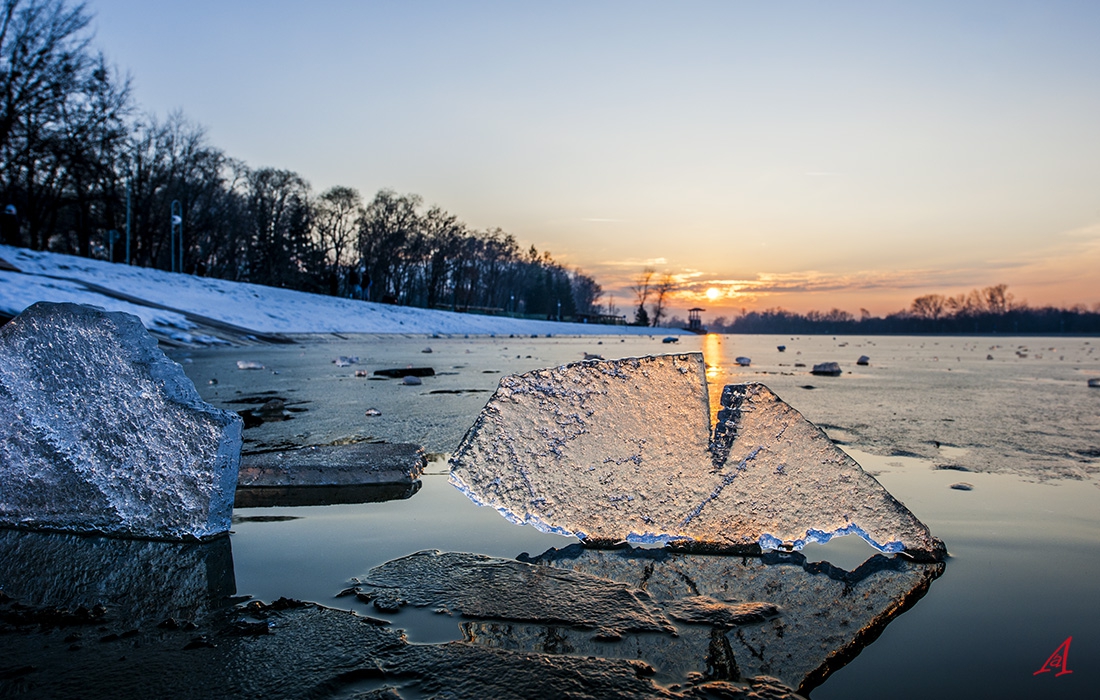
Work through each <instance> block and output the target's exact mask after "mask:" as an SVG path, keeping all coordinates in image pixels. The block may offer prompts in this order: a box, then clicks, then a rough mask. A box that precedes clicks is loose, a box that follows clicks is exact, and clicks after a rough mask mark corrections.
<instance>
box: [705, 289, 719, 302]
mask: <svg viewBox="0 0 1100 700" xmlns="http://www.w3.org/2000/svg"><path fill="white" fill-rule="evenodd" d="M721 294H722V292H720V291H719V290H718V288H717V287H711V288H710V289H708V290H707V299H710V300H711V301H714V300H715V299H717V298H718V297H719V296H720V295H721Z"/></svg>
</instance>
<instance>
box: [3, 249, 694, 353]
mask: <svg viewBox="0 0 1100 700" xmlns="http://www.w3.org/2000/svg"><path fill="white" fill-rule="evenodd" d="M0 258H2V259H4V260H6V261H7V262H9V263H11V264H12V265H14V266H15V267H16V268H18V269H19V270H21V271H22V272H21V273H20V272H10V271H7V270H0V313H5V314H8V315H12V316H14V315H16V314H18V313H19V312H21V311H22V310H23V309H25V308H27V307H28V306H30V305H31V304H33V303H35V302H36V301H58V302H60V301H68V302H75V303H80V304H92V305H94V306H98V307H101V308H103V309H106V310H108V311H125V312H127V313H131V314H134V315H136V316H138V317H139V318H140V319H141V321H142V323H144V324H145V327H146V328H148V329H149V330H156V331H158V332H161V333H165V334H167V335H170V336H173V337H176V338H179V339H185V337H187V338H190V336H189V335H188V334H187V333H186V331H188V330H190V329H192V328H194V324H192V323H191V322H190V321H188V319H187V318H185V317H184V316H183V314H184V313H187V314H194V315H198V316H204V317H206V318H211V319H214V320H216V321H221V322H224V323H230V324H233V325H235V326H240V327H242V328H246V329H249V330H252V331H256V332H259V333H333V332H335V333H425V334H431V333H439V334H484V335H487V334H506V333H524V334H527V333H531V334H536V333H537V334H539V335H546V334H554V335H611V334H631V335H654V334H658V333H659V334H666V335H667V334H674V335H675V334H680V333H684V332H686V331H681V330H679V329H671V328H660V329H657V328H637V327H633V326H604V325H597V324H587V323H557V322H553V321H533V320H528V319H516V318H509V317H506V316H480V315H475V314H460V313H453V312H450V311H436V310H434V309H417V308H413V307H408V306H392V305H389V304H378V303H374V302H369V301H357V300H353V299H341V298H337V297H329V296H323V295H319V294H308V293H306V292H297V291H292V290H289V289H278V288H275V287H264V286H262V285H258V284H248V283H242V282H228V281H226V280H218V279H212V278H209V277H194V276H192V275H184V274H178V273H172V272H164V271H163V270H153V269H149V268H143V267H132V266H129V265H121V264H117V263H109V262H104V261H102V260H91V259H88V258H79V257H75V256H72V255H60V254H57V253H43V252H37V251H32V250H27V249H24V248H13V247H10V246H4V245H0ZM81 283H88V284H92V285H96V286H99V287H102V288H104V289H107V290H110V291H112V292H116V293H120V294H124V295H127V296H130V297H136V298H137V299H140V300H143V301H146V302H149V303H151V304H156V305H159V306H165V307H168V308H169V309H173V310H175V311H178V312H180V313H176V312H174V311H166V310H161V309H155V308H151V307H148V306H142V305H139V304H135V303H130V302H127V301H122V300H118V299H114V298H112V297H110V296H107V295H105V294H100V293H98V292H95V291H92V290H89V289H86V288H84V287H83V286H82V285H81ZM200 342H201V340H200Z"/></svg>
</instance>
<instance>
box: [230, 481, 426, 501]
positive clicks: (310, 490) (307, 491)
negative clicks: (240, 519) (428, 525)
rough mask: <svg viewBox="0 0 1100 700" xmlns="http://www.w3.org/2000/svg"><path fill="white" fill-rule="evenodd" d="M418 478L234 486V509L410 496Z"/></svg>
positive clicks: (386, 499) (384, 499)
mask: <svg viewBox="0 0 1100 700" xmlns="http://www.w3.org/2000/svg"><path fill="white" fill-rule="evenodd" d="M420 486H421V483H420V481H419V480H417V481H413V482H412V483H407V484H353V485H339V486H255V487H247V486H238V487H237V492H236V494H234V498H233V505H234V507H236V508H272V507H276V506H331V505H337V504H344V503H381V502H383V501H400V500H405V499H407V498H412V497H413V496H414V495H416V493H417V492H418V491H419V490H420Z"/></svg>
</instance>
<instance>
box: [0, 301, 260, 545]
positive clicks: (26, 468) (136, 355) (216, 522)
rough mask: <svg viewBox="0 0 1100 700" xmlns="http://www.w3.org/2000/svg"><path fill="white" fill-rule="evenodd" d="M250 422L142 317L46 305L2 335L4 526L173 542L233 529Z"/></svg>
mask: <svg viewBox="0 0 1100 700" xmlns="http://www.w3.org/2000/svg"><path fill="white" fill-rule="evenodd" d="M240 446H241V422H240V418H238V417H237V416H236V415H234V414H232V413H229V412H227V411H222V410H220V409H216V408H214V407H213V406H210V405H209V404H207V403H205V402H203V400H202V399H201V398H200V397H199V394H198V392H197V391H196V390H195V385H194V384H192V383H191V380H190V379H188V378H187V376H186V375H185V374H184V373H183V370H182V369H181V368H180V366H179V365H177V364H176V363H174V362H172V361H170V360H169V359H168V358H166V357H165V356H164V354H163V353H161V351H160V350H159V349H158V348H157V344H156V341H155V340H153V338H152V337H151V336H150V335H149V334H148V333H147V332H146V331H145V329H144V328H143V327H142V325H141V322H140V321H139V320H138V319H137V318H136V317H134V316H130V315H128V314H123V313H105V312H103V311H98V310H96V309H94V308H92V307H87V306H78V305H75V304H47V303H38V304H35V305H34V306H32V307H30V308H29V309H27V310H26V311H24V312H23V313H22V314H21V315H20V316H19V317H17V318H15V319H14V320H12V321H11V322H9V323H8V324H7V325H5V326H4V327H3V329H0V525H3V526H8V527H21V528H32V529H43V530H63V531H68V532H100V533H106V534H112V535H121V536H136V537H152V538H162V539H189V538H206V537H210V536H213V535H217V534H219V533H223V532H226V531H227V530H228V529H229V524H230V516H231V515H232V511H233V491H234V487H235V486H236V482H237V462H238V459H239V457H240Z"/></svg>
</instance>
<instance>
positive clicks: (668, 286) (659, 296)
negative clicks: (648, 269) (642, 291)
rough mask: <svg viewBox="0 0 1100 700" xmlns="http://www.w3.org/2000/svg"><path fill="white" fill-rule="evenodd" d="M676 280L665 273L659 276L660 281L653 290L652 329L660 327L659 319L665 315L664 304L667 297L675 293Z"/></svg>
mask: <svg viewBox="0 0 1100 700" xmlns="http://www.w3.org/2000/svg"><path fill="white" fill-rule="evenodd" d="M675 289H676V279H675V278H674V277H673V276H672V274H671V273H668V272H666V273H665V274H664V275H662V276H661V281H660V282H658V283H657V286H656V287H654V288H653V293H654V295H655V297H656V298H655V299H654V301H653V327H654V328H656V327H657V326H659V325H661V318H662V317H663V316H664V315H665V304H666V301H667V300H668V295H669V294H670V293H672V292H673V291H675Z"/></svg>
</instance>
